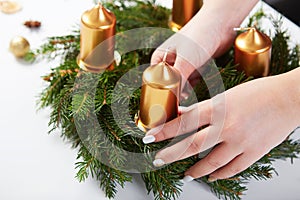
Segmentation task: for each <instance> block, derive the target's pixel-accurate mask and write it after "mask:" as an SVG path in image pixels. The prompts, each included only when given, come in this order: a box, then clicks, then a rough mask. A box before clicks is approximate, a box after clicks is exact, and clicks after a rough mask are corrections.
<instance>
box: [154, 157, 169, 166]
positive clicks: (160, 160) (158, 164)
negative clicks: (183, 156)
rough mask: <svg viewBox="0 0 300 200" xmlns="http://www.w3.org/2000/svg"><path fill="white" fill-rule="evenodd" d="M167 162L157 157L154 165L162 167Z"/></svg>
mask: <svg viewBox="0 0 300 200" xmlns="http://www.w3.org/2000/svg"><path fill="white" fill-rule="evenodd" d="M165 164H166V163H165V161H163V160H162V159H156V160H154V161H153V165H154V166H155V167H161V166H164V165H165Z"/></svg>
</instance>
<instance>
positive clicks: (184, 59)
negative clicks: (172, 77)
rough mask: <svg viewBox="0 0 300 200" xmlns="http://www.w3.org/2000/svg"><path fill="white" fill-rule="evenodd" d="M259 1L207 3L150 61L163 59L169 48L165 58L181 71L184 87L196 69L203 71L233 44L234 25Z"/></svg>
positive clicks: (156, 61) (154, 62)
mask: <svg viewBox="0 0 300 200" xmlns="http://www.w3.org/2000/svg"><path fill="white" fill-rule="evenodd" d="M257 1H258V0H248V1H240V0H230V1H224V0H214V1H207V2H205V3H204V5H203V7H202V8H201V10H200V11H199V12H198V13H197V14H196V15H195V16H194V17H193V19H191V20H190V21H189V22H188V23H187V24H186V25H185V26H184V27H183V28H182V29H181V30H180V31H179V32H178V33H176V34H174V35H173V36H172V37H170V38H169V39H168V40H167V41H165V42H164V43H163V44H162V45H161V46H160V47H159V48H157V50H156V51H155V52H154V53H153V55H152V59H151V64H152V65H154V64H157V63H159V62H161V61H162V60H163V57H164V54H165V52H166V50H167V49H169V51H170V53H169V55H168V57H167V60H166V61H167V62H168V63H169V64H170V65H173V66H174V67H175V68H177V69H178V70H179V72H180V73H181V75H182V89H183V88H184V87H185V86H186V82H187V80H188V79H189V78H190V76H191V74H192V73H193V72H194V71H195V70H201V67H202V66H203V65H204V64H205V63H206V62H207V61H208V60H209V59H210V58H214V57H216V56H218V55H221V54H222V53H224V52H225V51H226V50H227V49H228V48H229V47H230V46H231V45H232V43H233V40H234V38H235V36H236V33H235V32H234V31H233V28H234V27H239V26H240V24H241V22H242V21H243V20H244V18H245V17H246V16H247V15H248V13H249V12H250V10H251V9H252V8H253V6H254V5H255V4H256V3H257ZM228 5H230V6H228Z"/></svg>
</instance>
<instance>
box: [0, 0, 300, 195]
mask: <svg viewBox="0 0 300 200" xmlns="http://www.w3.org/2000/svg"><path fill="white" fill-rule="evenodd" d="M19 2H20V3H21V4H22V5H23V10H22V11H21V12H19V13H17V14H13V15H6V14H2V13H0V24H1V31H0V72H1V73H0V91H1V98H0V125H1V126H0V200H21V199H24V200H52V199H59V200H62V199H65V200H67V199H72V200H81V199H88V200H105V199H106V198H105V195H104V193H103V192H102V191H101V190H100V189H99V188H98V183H97V182H96V181H95V180H91V179H89V180H87V181H86V182H85V183H78V182H77V180H76V179H75V178H74V177H75V174H76V170H75V169H74V163H75V162H76V154H77V151H76V150H72V149H71V148H70V144H68V143H67V142H64V141H62V139H61V138H60V133H59V132H58V131H57V132H56V133H55V134H51V135H48V134H47V132H48V130H49V127H48V126H47V124H48V120H49V110H48V109H46V110H41V111H39V112H37V106H36V101H37V100H38V96H39V93H40V92H41V90H42V88H44V87H45V83H44V82H43V81H42V79H41V76H42V75H45V74H46V73H47V72H48V71H49V69H50V67H53V66H55V64H54V63H46V62H41V63H37V64H32V65H29V64H25V63H23V62H22V61H19V60H17V59H15V58H14V56H13V55H12V54H11V53H10V52H9V50H8V47H9V41H10V40H11V39H12V38H13V37H14V36H16V35H22V36H24V37H26V38H27V39H28V40H29V41H30V43H31V46H32V47H33V48H35V47H38V45H40V44H41V43H42V42H43V41H45V38H46V37H47V36H55V35H65V34H68V33H70V32H71V30H73V29H74V28H73V27H74V26H75V25H76V24H79V20H80V16H81V14H82V13H83V12H84V11H85V10H87V9H90V8H91V7H92V6H93V1H92V0H52V1H38V0H26V1H25V0H23V1H19ZM159 2H161V3H163V4H164V5H167V6H169V7H170V6H171V0H165V1H163V0H161V1H159ZM259 7H260V6H259ZM264 7H265V8H266V9H267V10H270V8H269V7H268V6H264ZM270 12H272V13H275V12H274V11H272V10H271V11H270ZM26 20H39V21H41V22H42V27H41V29H39V30H38V31H33V30H29V29H27V28H25V27H24V26H23V25H22V24H23V22H24V21H26ZM285 22H286V23H285V26H286V27H287V28H288V31H289V33H290V34H291V35H292V38H293V40H294V41H297V42H299V43H300V29H299V27H297V26H296V25H294V24H293V23H291V22H290V21H288V20H286V21H285ZM274 166H275V167H276V169H277V171H278V172H279V176H275V177H274V178H273V179H271V180H268V181H259V182H257V181H251V183H250V184H249V185H248V188H249V191H248V192H247V195H246V196H245V197H243V199H249V200H250V199H251V200H253V199H256V200H267V199H272V200H281V199H287V200H297V199H300V195H299V189H300V160H295V163H294V164H293V165H291V164H290V162H283V161H278V162H276V163H275V164H274ZM116 199H117V200H125V199H126V200H127V199H133V200H144V199H146V200H151V199H153V197H152V196H151V195H150V196H148V195H147V193H146V191H145V189H144V186H143V183H142V181H141V180H140V178H139V177H138V176H134V183H133V184H127V186H126V188H125V189H119V193H118V195H117V197H116ZM180 199H181V200H190V199H205V200H214V199H217V198H216V197H215V196H214V195H213V194H212V193H211V192H210V190H209V188H207V187H206V186H205V185H202V184H199V183H196V182H192V183H189V184H187V185H185V186H184V188H183V193H182V195H181V197H180Z"/></svg>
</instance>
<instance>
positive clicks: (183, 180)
mask: <svg viewBox="0 0 300 200" xmlns="http://www.w3.org/2000/svg"><path fill="white" fill-rule="evenodd" d="M193 180H194V178H193V177H191V176H185V177H184V178H183V179H182V182H183V183H189V182H192V181H193Z"/></svg>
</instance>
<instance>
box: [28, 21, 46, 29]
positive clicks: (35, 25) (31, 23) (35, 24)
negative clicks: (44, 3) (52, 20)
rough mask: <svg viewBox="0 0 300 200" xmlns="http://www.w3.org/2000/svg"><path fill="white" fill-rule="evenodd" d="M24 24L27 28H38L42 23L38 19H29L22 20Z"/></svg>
mask: <svg viewBox="0 0 300 200" xmlns="http://www.w3.org/2000/svg"><path fill="white" fill-rule="evenodd" d="M24 25H25V26H27V27H28V28H39V27H40V26H41V25H42V23H41V22H39V21H33V20H29V21H26V22H24Z"/></svg>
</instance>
